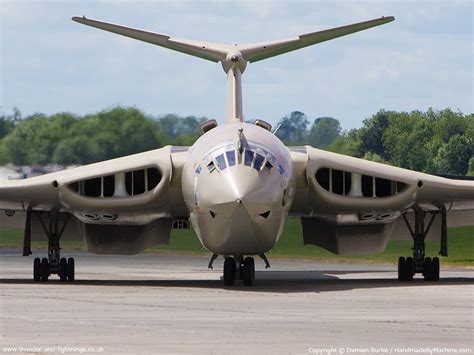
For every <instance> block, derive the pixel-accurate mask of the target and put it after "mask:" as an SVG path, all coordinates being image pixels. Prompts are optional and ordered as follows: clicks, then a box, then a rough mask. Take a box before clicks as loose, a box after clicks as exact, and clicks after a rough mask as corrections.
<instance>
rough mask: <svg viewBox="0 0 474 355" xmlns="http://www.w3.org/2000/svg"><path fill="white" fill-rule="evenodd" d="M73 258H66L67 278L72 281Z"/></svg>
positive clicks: (73, 273) (73, 274)
mask: <svg viewBox="0 0 474 355" xmlns="http://www.w3.org/2000/svg"><path fill="white" fill-rule="evenodd" d="M74 268H75V266H74V258H69V259H67V280H68V281H74V277H75V270H74Z"/></svg>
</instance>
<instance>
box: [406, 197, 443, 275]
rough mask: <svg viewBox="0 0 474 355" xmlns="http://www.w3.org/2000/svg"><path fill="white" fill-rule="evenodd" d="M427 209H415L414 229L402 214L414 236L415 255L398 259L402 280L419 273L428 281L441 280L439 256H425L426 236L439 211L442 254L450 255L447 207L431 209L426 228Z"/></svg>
mask: <svg viewBox="0 0 474 355" xmlns="http://www.w3.org/2000/svg"><path fill="white" fill-rule="evenodd" d="M425 213H426V212H425V211H424V210H423V209H421V208H419V207H416V208H415V209H414V214H415V226H414V229H413V228H412V226H411V225H410V223H409V222H408V219H407V217H406V215H405V214H402V216H403V219H404V221H405V224H406V225H407V227H408V230H409V231H410V234H411V236H412V238H413V257H407V258H404V257H402V256H401V257H400V258H399V259H398V279H399V280H400V281H411V280H413V276H414V275H415V274H417V273H420V274H423V277H424V278H425V280H427V281H438V280H439V258H438V257H434V258H430V257H425V238H426V236H427V235H428V232H429V231H430V228H431V226H432V224H433V221H434V219H435V217H436V215H437V214H438V213H441V250H440V252H439V254H440V255H441V256H447V255H448V244H447V222H446V221H447V218H446V208H445V207H444V206H443V207H442V208H441V209H440V210H436V211H429V213H431V219H430V221H429V223H428V227H427V228H426V229H425Z"/></svg>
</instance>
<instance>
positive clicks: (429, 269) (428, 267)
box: [423, 258, 433, 281]
mask: <svg viewBox="0 0 474 355" xmlns="http://www.w3.org/2000/svg"><path fill="white" fill-rule="evenodd" d="M423 277H424V278H425V280H426V281H431V280H433V263H432V262H431V258H425V261H424V262H423Z"/></svg>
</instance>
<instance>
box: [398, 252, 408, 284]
mask: <svg viewBox="0 0 474 355" xmlns="http://www.w3.org/2000/svg"><path fill="white" fill-rule="evenodd" d="M405 277H406V261H405V258H404V257H403V256H401V257H399V258H398V280H399V281H405Z"/></svg>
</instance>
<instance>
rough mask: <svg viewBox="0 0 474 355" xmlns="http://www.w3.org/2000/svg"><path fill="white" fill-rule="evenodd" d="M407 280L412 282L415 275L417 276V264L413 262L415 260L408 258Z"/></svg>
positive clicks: (406, 264) (406, 263) (406, 267)
mask: <svg viewBox="0 0 474 355" xmlns="http://www.w3.org/2000/svg"><path fill="white" fill-rule="evenodd" d="M405 272H406V274H405V280H406V281H412V280H413V275H415V263H414V262H413V258H411V257H408V258H406V260H405Z"/></svg>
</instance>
